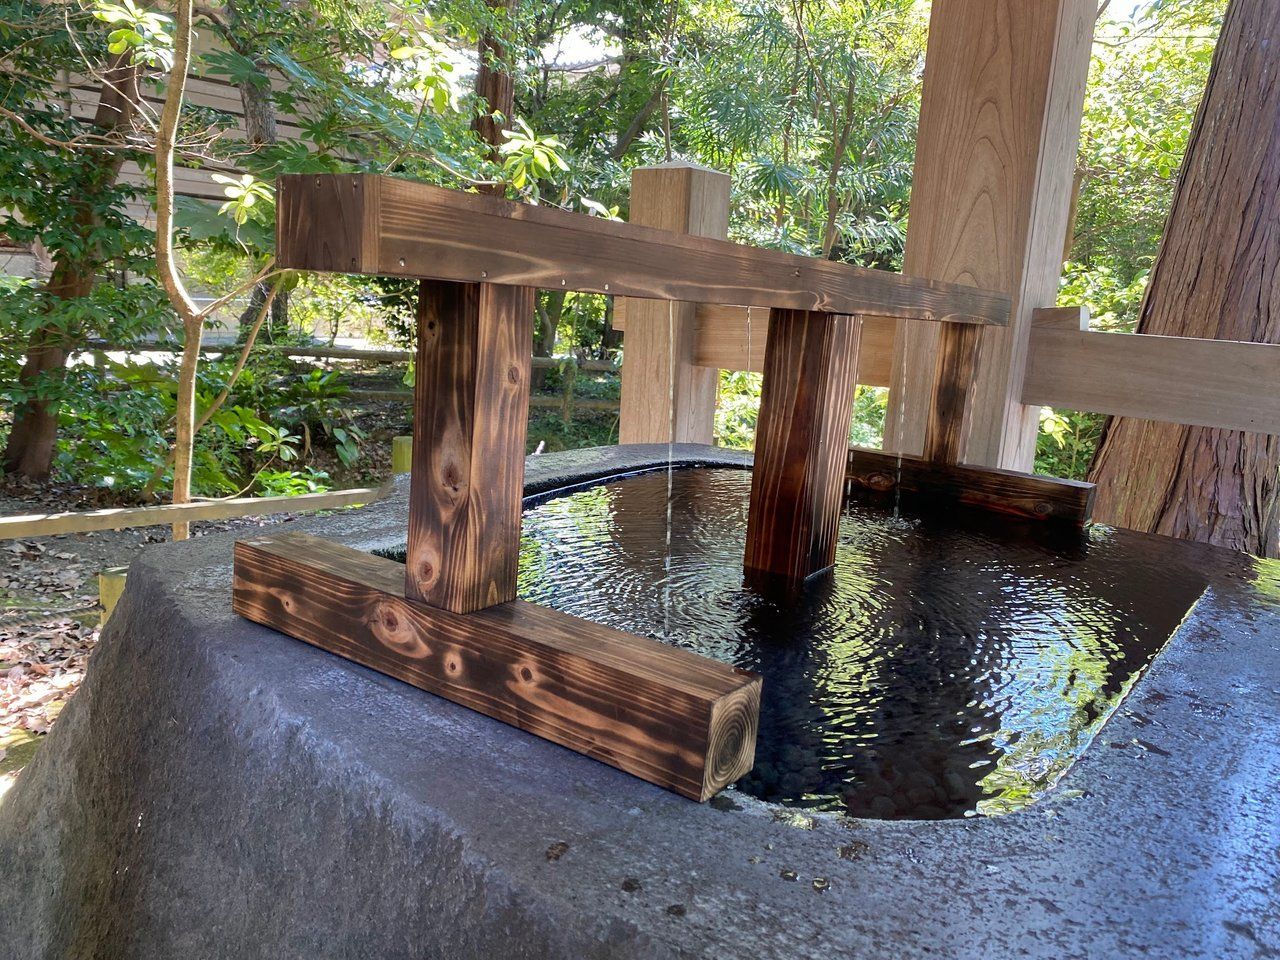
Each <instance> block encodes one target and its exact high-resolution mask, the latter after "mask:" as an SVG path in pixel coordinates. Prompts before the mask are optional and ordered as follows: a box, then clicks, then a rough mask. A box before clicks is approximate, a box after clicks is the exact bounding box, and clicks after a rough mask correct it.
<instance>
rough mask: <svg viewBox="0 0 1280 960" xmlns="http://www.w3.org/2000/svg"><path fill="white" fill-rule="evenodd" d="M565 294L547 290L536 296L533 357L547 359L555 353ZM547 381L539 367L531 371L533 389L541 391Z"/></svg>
mask: <svg viewBox="0 0 1280 960" xmlns="http://www.w3.org/2000/svg"><path fill="white" fill-rule="evenodd" d="M564 301H565V292H564V291H563V290H547V291H546V292H544V293H541V294H539V296H538V314H537V322H536V323H535V324H534V326H533V355H534V356H535V357H549V356H551V355H552V354H553V353H555V349H556V330H557V329H558V328H559V326H560V317H561V316H562V315H563V314H564ZM546 379H547V371H546V369H545V368H543V367H539V368H537V369H535V370H534V371H533V379H532V383H533V388H534V389H535V390H541V389H542V387H543V384H544V383H545V382H546Z"/></svg>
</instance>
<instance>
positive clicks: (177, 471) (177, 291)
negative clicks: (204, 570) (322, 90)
mask: <svg viewBox="0 0 1280 960" xmlns="http://www.w3.org/2000/svg"><path fill="white" fill-rule="evenodd" d="M192 6H193V2H192V0H177V2H176V3H175V4H174V30H173V65H172V66H171V67H170V69H169V82H168V84H167V85H166V87H165V95H164V106H163V107H162V108H161V110H160V122H159V123H158V124H157V127H156V147H155V158H156V272H157V273H158V274H159V275H160V282H161V284H162V285H163V286H164V289H165V293H167V294H168V296H169V303H170V304H171V305H172V306H173V309H174V312H175V313H176V314H177V315H178V317H179V318H180V319H181V320H182V363H181V365H180V367H179V369H178V395H177V414H176V418H175V419H176V426H175V437H174V444H173V502H174V503H188V502H189V501H190V500H191V461H192V457H193V453H194V449H195V430H196V374H197V373H198V371H199V367H200V340H201V338H202V337H203V335H204V321H205V316H204V314H203V313H201V311H200V310H199V309H198V308H197V307H196V305H195V302H194V301H193V300H192V299H191V294H190V293H189V292H188V291H187V287H186V284H185V283H184V282H183V279H182V276H181V274H180V273H179V272H178V259H177V255H176V253H175V251H174V245H173V198H174V185H173V158H174V153H175V152H176V142H177V137H178V125H179V123H180V121H181V118H182V104H183V100H184V98H185V96H186V89H187V71H188V70H189V69H190V66H191V41H192V32H191V19H192ZM189 535H190V525H189V524H188V523H186V522H185V521H182V522H178V523H175V524H174V525H173V539H175V540H185V539H187V537H188V536H189Z"/></svg>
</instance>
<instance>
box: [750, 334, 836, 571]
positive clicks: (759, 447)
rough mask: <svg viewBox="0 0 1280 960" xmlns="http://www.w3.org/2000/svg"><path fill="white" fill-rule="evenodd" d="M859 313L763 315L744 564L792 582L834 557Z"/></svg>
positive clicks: (827, 564)
mask: <svg viewBox="0 0 1280 960" xmlns="http://www.w3.org/2000/svg"><path fill="white" fill-rule="evenodd" d="M859 332H860V323H859V320H858V318H856V317H849V316H841V315H833V314H825V313H811V312H806V311H803V310H774V311H773V312H772V313H771V315H770V317H769V342H768V345H767V346H766V348H765V361H764V382H763V385H762V389H761V394H760V417H759V420H758V422H757V426H756V452H755V466H754V468H753V469H752V472H751V506H750V513H749V515H748V519H747V549H746V558H745V561H744V566H745V568H746V571H747V576H748V579H749V580H752V579H755V580H759V579H766V580H767V579H776V580H779V581H781V582H782V583H784V584H788V583H795V582H797V581H800V580H803V579H804V578H805V577H808V576H811V575H812V574H814V573H817V572H819V571H821V570H824V569H826V568H827V567H829V566H831V564H832V563H834V562H835V549H836V532H837V529H838V527H839V523H840V507H841V503H842V500H843V490H844V462H845V456H846V450H847V448H848V437H849V421H850V419H851V417H852V416H853V393H854V389H855V387H856V382H855V379H856V377H855V374H856V372H857V368H858V337H859Z"/></svg>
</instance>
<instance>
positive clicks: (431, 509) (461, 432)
mask: <svg viewBox="0 0 1280 960" xmlns="http://www.w3.org/2000/svg"><path fill="white" fill-rule="evenodd" d="M533 310H534V291H533V290H532V289H531V288H529V287H506V286H494V285H492V284H487V283H446V282H442V281H424V282H423V283H422V287H421V292H420V294H419V304H418V361H417V367H416V375H415V384H414V415H413V463H412V469H411V471H410V472H411V474H412V480H411V482H410V490H409V557H408V562H407V563H406V565H405V589H406V592H407V593H408V595H409V596H410V597H413V598H414V599H417V600H423V601H426V602H427V603H430V604H432V605H433V606H437V607H442V608H444V609H446V610H452V611H454V612H455V613H467V612H469V611H471V610H479V609H481V608H483V607H488V606H493V605H494V604H498V603H505V602H506V601H508V600H514V599H515V596H516V564H517V561H518V559H519V555H520V513H521V506H522V497H523V492H524V455H525V450H524V448H525V438H526V436H527V432H528V423H529V344H530V343H531V342H532V339H533V326H532V325H533Z"/></svg>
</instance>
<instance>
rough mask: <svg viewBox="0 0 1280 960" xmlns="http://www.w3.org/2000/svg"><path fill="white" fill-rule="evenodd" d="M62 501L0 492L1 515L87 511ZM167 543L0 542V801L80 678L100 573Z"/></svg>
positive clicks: (132, 535)
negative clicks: (73, 510) (159, 544)
mask: <svg viewBox="0 0 1280 960" xmlns="http://www.w3.org/2000/svg"><path fill="white" fill-rule="evenodd" d="M24 494H25V495H24ZM67 500H68V498H67V496H66V491H56V490H55V491H49V492H45V493H43V494H35V493H31V492H28V491H24V490H22V489H16V490H15V488H14V487H13V486H12V485H9V487H8V488H7V489H6V490H5V492H4V493H0V516H2V515H12V514H27V513H41V512H55V511H61V510H68V509H88V508H89V507H88V506H87V505H85V504H84V503H83V501H81V502H78V503H77V502H73V503H70V504H69V503H68V502H67ZM96 505H97V504H94V506H96ZM289 516H290V515H289V514H280V515H277V516H272V517H250V518H244V519H238V520H231V521H224V522H218V523H198V524H193V525H192V535H193V536H204V535H206V534H208V533H210V532H213V531H220V530H230V529H232V528H245V529H252V528H254V527H260V526H264V525H267V524H270V523H278V522H280V521H282V520H284V519H286V518H287V517H289ZM168 539H169V528H168V527H139V528H135V529H132V530H105V531H100V532H94V533H80V534H67V535H63V536H56V537H40V538H37V539H26V540H0V796H3V794H4V792H5V791H7V790H8V789H9V787H10V786H12V784H13V781H14V778H15V777H16V775H17V773H18V771H19V770H21V769H22V767H23V766H25V765H26V764H27V763H28V762H29V761H30V759H31V757H32V756H33V755H34V753H35V751H36V749H37V747H38V746H39V743H40V739H41V738H42V737H43V736H44V735H45V734H46V733H48V731H49V727H50V725H51V724H52V723H53V722H54V720H55V719H56V718H57V716H58V713H59V711H61V709H62V707H63V705H64V704H65V703H66V701H67V698H68V697H70V696H71V694H72V693H74V692H75V690H76V688H77V687H78V686H79V684H80V680H81V679H82V678H83V676H84V668H85V662H86V661H87V659H88V656H89V653H90V652H91V651H92V650H93V646H94V644H95V643H96V642H97V639H98V633H99V621H100V618H101V614H102V608H101V607H100V606H99V605H98V574H99V572H101V571H102V570H106V569H108V568H111V567H124V566H128V564H129V563H130V562H131V561H132V560H133V558H134V557H136V556H137V555H138V554H139V553H141V552H142V551H143V550H145V549H146V548H147V547H148V546H149V545H150V544H154V543H162V542H164V541H166V540H168Z"/></svg>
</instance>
